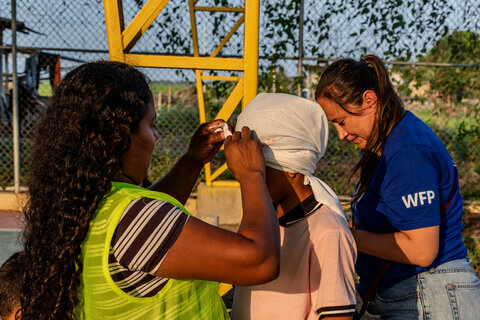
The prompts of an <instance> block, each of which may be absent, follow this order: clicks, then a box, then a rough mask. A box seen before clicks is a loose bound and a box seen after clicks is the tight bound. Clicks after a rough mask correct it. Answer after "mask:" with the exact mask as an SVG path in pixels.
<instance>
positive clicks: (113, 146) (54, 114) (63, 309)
mask: <svg viewBox="0 0 480 320" xmlns="http://www.w3.org/2000/svg"><path fill="white" fill-rule="evenodd" d="M151 99H152V93H151V91H150V89H149V86H148V80H147V79H146V77H145V76H144V75H143V74H142V73H141V72H140V71H138V70H136V69H135V68H133V67H131V66H128V65H126V64H123V63H119V62H108V61H96V62H90V63H86V64H84V65H81V66H79V67H77V68H75V69H74V70H72V71H70V72H69V73H68V74H67V75H66V76H65V78H64V79H63V80H62V81H61V83H60V84H59V86H58V87H57V88H56V89H55V91H54V94H53V97H52V99H51V101H50V103H49V105H48V107H47V108H46V111H45V114H44V115H43V116H42V118H41V120H40V121H39V123H38V127H37V130H36V134H35V136H34V141H33V154H32V164H31V167H30V168H29V173H28V182H27V185H28V188H29V200H28V203H27V205H26V207H25V209H24V214H25V220H26V226H25V231H24V246H25V263H26V266H28V267H27V268H26V271H25V284H24V286H23V288H22V296H21V304H22V318H23V319H62V320H64V319H73V317H74V309H75V307H76V306H77V305H79V304H80V303H82V301H81V297H79V294H78V289H79V285H80V282H81V280H80V275H81V273H82V269H83V266H82V262H81V260H80V251H81V247H80V246H81V244H82V242H83V241H84V239H85V237H86V234H87V231H88V228H89V223H90V221H91V220H92V217H93V215H94V213H95V211H96V209H97V207H98V205H99V203H100V201H101V200H102V198H103V196H104V195H106V194H107V193H108V192H109V191H110V188H111V181H112V180H115V177H116V175H117V174H118V173H119V171H120V169H121V163H120V157H121V155H123V154H124V153H125V152H127V150H128V149H129V147H130V134H132V133H135V132H137V131H138V128H139V122H140V120H141V119H142V118H143V116H144V115H145V114H146V112H147V104H148V103H149V102H150V101H151Z"/></svg>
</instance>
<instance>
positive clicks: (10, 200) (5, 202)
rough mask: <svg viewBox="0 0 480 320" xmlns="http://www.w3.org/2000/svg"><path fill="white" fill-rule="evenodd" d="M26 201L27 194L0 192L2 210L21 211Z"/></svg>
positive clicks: (0, 207) (0, 208)
mask: <svg viewBox="0 0 480 320" xmlns="http://www.w3.org/2000/svg"><path fill="white" fill-rule="evenodd" d="M25 201H26V193H24V192H22V193H19V194H15V193H13V192H8V191H0V210H10V211H20V210H21V209H22V206H23V204H24V203H25Z"/></svg>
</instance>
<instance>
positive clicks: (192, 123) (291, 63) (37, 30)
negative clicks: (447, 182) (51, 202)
mask: <svg viewBox="0 0 480 320" xmlns="http://www.w3.org/2000/svg"><path fill="white" fill-rule="evenodd" d="M12 1H13V0H7V1H6V3H5V1H4V3H5V4H2V6H0V19H1V20H0V23H1V24H0V28H1V33H0V34H1V38H0V57H1V64H0V65H1V70H0V74H2V81H1V88H2V89H1V91H0V94H1V100H0V102H1V104H0V187H1V188H3V189H7V190H9V189H10V188H12V186H13V185H14V183H15V181H14V179H15V177H14V152H13V150H14V146H13V120H14V116H13V112H12V110H13V107H12V106H13V102H12V95H13V94H12V93H13V90H17V93H18V97H19V102H18V106H19V128H20V130H19V143H18V144H19V150H20V163H19V165H20V185H24V182H25V176H26V175H25V174H26V169H27V168H28V162H29V161H30V159H29V150H30V139H31V136H32V132H33V128H34V125H35V123H36V121H37V120H38V117H39V115H40V113H41V111H42V110H43V109H44V107H45V104H46V103H47V102H48V99H49V96H50V95H51V92H52V87H53V86H54V85H55V84H56V83H57V82H58V81H59V80H60V78H61V77H62V76H63V75H64V74H65V73H66V72H68V71H69V70H71V69H72V68H74V67H75V66H77V65H79V64H80V63H83V62H86V61H90V60H97V59H108V47H107V37H106V28H105V16H104V9H103V1H101V0H83V1H73V0H65V1H47V0H35V1H34V0H16V20H17V25H16V29H17V32H16V46H17V57H16V65H17V76H18V78H17V79H18V86H17V88H13V85H12V83H13V81H12V79H13V75H12V67H13V64H12V62H13V60H12V59H13V58H12V30H11V26H12V24H11V19H12ZM144 2H146V1H138V0H124V1H123V9H124V18H125V23H126V24H128V22H129V21H131V19H132V18H133V17H134V16H135V14H136V13H137V12H138V10H139V8H140V7H141V6H142V5H143V3H144ZM358 3H359V2H357V1H353V0H334V1H331V0H322V1H314V0H289V1H274V0H268V1H262V2H261V13H260V30H259V34H260V45H259V48H260V61H259V91H269V92H289V93H292V94H301V95H303V96H305V97H307V98H312V91H313V90H314V88H315V84H316V81H317V79H318V74H320V73H321V71H322V69H323V68H324V67H325V66H326V65H327V64H328V63H329V62H330V61H332V60H334V59H336V58H339V57H346V56H350V57H353V58H356V59H358V58H360V57H361V56H362V55H363V54H365V53H374V54H377V55H379V56H380V57H381V58H383V59H385V60H386V61H387V62H388V64H387V65H388V67H389V68H390V71H391V75H392V78H393V80H394V81H395V84H396V86H397V88H398V90H399V92H400V94H401V95H402V97H403V98H404V100H405V101H406V106H407V109H409V110H412V111H413V112H415V113H416V114H417V115H419V116H420V117H421V118H422V119H424V120H425V121H426V122H427V123H428V124H429V125H430V126H431V127H432V128H433V129H434V130H435V131H436V132H437V134H438V135H439V136H440V137H441V139H442V140H443V141H444V143H445V144H446V145H447V147H448V148H449V150H450V152H451V153H452V156H453V157H454V160H455V161H456V162H457V164H458V166H459V170H460V177H461V187H462V190H463V193H464V195H466V196H467V197H471V198H479V197H480V161H479V158H480V142H479V138H478V136H479V135H478V132H476V134H473V133H474V132H475V125H478V123H479V117H480V116H479V112H478V110H479V109H480V108H479V92H480V89H479V88H480V80H479V76H478V74H479V72H478V68H479V63H480V48H479V42H478V35H479V34H480V3H478V1H476V0H465V1H460V0H441V1H440V0H439V1H427V2H426V3H425V2H424V1H420V0H408V1H403V2H402V3H401V4H398V2H397V1H387V0H385V1H370V0H366V1H363V2H362V4H358ZM394 3H396V5H394ZM196 5H197V6H230V7H243V5H244V1H243V0H235V1H226V0H199V1H198V2H197V4H196ZM188 10H189V8H188V1H177V0H172V1H170V2H169V3H168V5H167V6H166V7H165V9H164V10H163V11H162V13H161V14H160V16H159V17H158V18H157V19H156V20H155V22H154V24H153V25H152V26H151V27H150V28H149V29H148V30H147V31H146V32H145V34H144V35H143V36H142V38H141V39H140V40H139V41H138V43H137V44H136V45H135V47H134V48H133V49H132V52H138V53H157V54H175V55H192V54H193V49H192V40H191V26H190V17H189V11H188ZM240 14H241V13H238V12H207V11H205V12H203V11H199V12H197V13H196V20H197V30H198V39H199V50H200V54H201V55H206V56H208V55H209V54H210V53H211V52H212V51H213V50H214V49H215V47H216V46H217V44H218V43H219V39H221V38H222V37H223V36H224V35H225V34H227V33H228V31H229V30H230V29H231V27H232V26H233V25H234V24H235V22H236V21H237V20H238V19H239V17H240ZM300 30H303V31H302V32H301V33H300ZM300 34H301V35H302V37H300V36H299V35H300ZM442 41H443V42H442ZM242 51H243V30H242V28H240V29H239V30H238V32H237V33H235V35H234V36H233V37H232V38H231V39H230V40H229V41H228V43H227V46H226V47H225V48H224V49H222V51H221V52H220V55H221V56H241V55H242ZM458 52H461V53H464V54H463V55H462V54H458ZM455 54H456V55H455ZM452 56H453V58H452ZM472 56H473V57H476V58H472ZM299 65H300V68H299ZM142 70H143V71H144V72H145V73H146V74H147V76H148V77H149V78H150V79H151V84H152V85H151V86H152V91H153V94H154V97H155V104H156V106H157V113H158V116H157V118H158V120H157V127H158V128H157V129H158V131H159V133H160V140H159V142H158V144H157V149H156V150H155V154H154V156H153V159H152V166H151V179H152V180H155V179H157V178H159V177H161V176H162V175H163V174H165V173H166V172H167V171H168V169H169V168H170V167H171V165H172V164H173V163H174V162H175V161H176V160H177V159H178V157H179V156H180V155H181V154H183V153H184V152H185V151H186V149H187V147H188V141H189V138H190V136H191V134H192V133H193V131H194V130H195V128H196V127H197V126H198V125H199V120H198V119H199V116H198V109H197V100H196V93H195V89H194V85H193V81H194V73H193V72H192V71H190V70H173V69H151V68H143V69H142ZM209 73H214V72H209ZM217 74H219V75H222V72H217ZM228 75H230V73H229V74H228ZM231 75H237V74H235V73H232V74H231ZM452 79H453V80H455V81H453V80H452ZM441 80H442V81H441ZM231 89H232V86H231V84H228V83H227V84H225V83H222V82H208V83H206V84H205V86H204V92H205V95H206V97H207V101H206V104H207V114H208V115H209V116H210V117H213V115H214V114H215V111H217V110H218V109H219V107H220V106H221V105H222V102H223V101H224V99H225V97H226V95H227V94H228V93H229V92H230V91H231ZM237 113H238V111H237ZM232 121H234V120H232ZM358 153H359V150H358V149H356V148H355V146H351V145H348V144H346V143H344V142H340V141H338V139H337V136H336V132H335V131H334V130H331V135H330V141H329V147H328V150H327V153H326V156H325V157H324V159H322V162H321V163H320V164H319V167H318V170H317V175H319V176H320V177H322V179H324V180H325V181H326V182H327V183H329V184H330V185H332V186H333V187H334V189H335V191H337V192H338V193H339V194H343V195H346V194H349V193H350V192H351V190H352V189H351V185H349V184H348V183H347V179H348V173H349V171H350V170H351V168H352V167H353V164H354V163H355V162H356V160H357V159H358ZM222 157H223V155H222V154H220V155H218V156H217V157H216V158H215V160H214V162H213V166H214V167H217V166H219V165H220V163H221V162H222ZM220 178H221V179H229V178H231V176H229V173H228V172H226V173H224V174H222V176H221V177H220Z"/></svg>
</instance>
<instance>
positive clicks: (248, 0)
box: [242, 0, 260, 109]
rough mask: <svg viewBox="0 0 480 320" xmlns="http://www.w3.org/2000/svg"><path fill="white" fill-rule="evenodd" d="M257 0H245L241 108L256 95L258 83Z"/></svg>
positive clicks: (258, 12) (258, 11)
mask: <svg viewBox="0 0 480 320" xmlns="http://www.w3.org/2000/svg"><path fill="white" fill-rule="evenodd" d="M259 2H260V1H259V0H245V32H244V37H245V38H244V40H243V44H244V48H243V61H244V68H245V71H244V79H243V80H244V81H245V83H246V84H248V85H245V86H244V92H243V104H242V109H243V108H245V107H246V106H247V104H248V103H249V102H250V101H252V99H253V98H254V97H255V96H256V95H257V85H258V79H257V77H258V20H259V14H260V3H259Z"/></svg>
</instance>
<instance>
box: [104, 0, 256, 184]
mask: <svg viewBox="0 0 480 320" xmlns="http://www.w3.org/2000/svg"><path fill="white" fill-rule="evenodd" d="M197 1H198V0H189V8H190V22H191V27H192V40H193V43H192V44H193V56H161V55H148V54H129V53H128V52H130V50H131V48H132V47H133V46H134V45H135V44H136V43H137V41H138V39H139V38H140V37H141V36H142V35H143V34H144V33H145V31H146V30H147V29H148V27H149V26H150V25H151V24H152V23H153V21H154V20H155V18H156V17H157V16H158V15H159V13H160V12H161V11H162V10H163V9H164V7H165V6H166V4H167V3H168V2H169V0H148V1H147V2H146V3H145V5H144V6H143V7H142V8H141V9H140V11H139V12H138V13H137V15H136V16H135V18H134V19H133V20H132V21H131V22H130V24H129V25H128V26H127V27H126V28H125V25H124V18H123V7H122V0H104V7H105V22H106V26H107V36H108V46H109V53H110V59H111V60H114V61H122V62H126V63H129V64H131V65H135V66H139V67H154V68H155V67H156V68H174V69H193V70H195V76H196V80H195V84H196V87H197V95H198V105H199V114H200V122H205V121H207V120H208V119H206V113H205V101H204V92H203V81H204V80H216V81H238V83H237V84H236V86H235V88H234V89H233V91H232V93H231V94H230V96H229V97H228V98H227V100H226V101H225V104H224V105H223V106H222V109H221V110H220V111H219V113H218V115H217V116H216V118H217V119H218V118H222V119H225V120H228V119H229V118H230V116H231V115H232V113H233V111H234V110H235V108H236V107H237V106H238V105H239V104H240V102H242V108H243V107H245V106H246V105H247V104H248V103H249V102H250V101H251V100H252V99H253V97H255V95H256V93H257V69H258V26H259V23H258V19H259V0H245V8H227V7H207V6H198V7H197V6H195V4H196V3H197ZM196 11H210V12H229V13H243V14H242V15H241V17H240V18H239V19H238V20H237V22H236V23H235V25H234V26H233V27H232V28H231V30H230V31H229V32H228V34H227V35H226V36H225V37H224V38H223V39H222V41H221V42H220V43H219V44H218V46H217V47H216V48H215V49H214V50H213V52H212V53H211V54H210V56H209V57H200V54H199V48H198V34H197V25H196V19H195V12H196ZM242 24H243V25H244V52H243V57H242V58H218V57H217V56H218V54H219V52H220V51H221V49H222V48H223V47H224V46H225V44H226V43H227V42H228V41H229V40H230V38H231V37H232V36H233V34H234V33H235V32H237V30H238V29H239V28H240V26H241V25H242ZM204 70H223V71H239V72H243V75H242V76H241V77H235V76H210V75H203V71H204ZM225 169H226V165H222V166H221V167H220V168H219V169H218V170H217V171H215V173H213V174H212V172H211V166H210V164H207V165H206V166H205V176H206V178H205V180H206V183H207V186H218V185H225V183H226V184H227V185H236V186H238V183H236V182H233V184H231V183H229V181H223V182H220V181H213V180H214V179H216V178H218V176H219V175H220V174H221V173H222V172H224V171H225Z"/></svg>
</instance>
